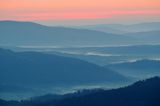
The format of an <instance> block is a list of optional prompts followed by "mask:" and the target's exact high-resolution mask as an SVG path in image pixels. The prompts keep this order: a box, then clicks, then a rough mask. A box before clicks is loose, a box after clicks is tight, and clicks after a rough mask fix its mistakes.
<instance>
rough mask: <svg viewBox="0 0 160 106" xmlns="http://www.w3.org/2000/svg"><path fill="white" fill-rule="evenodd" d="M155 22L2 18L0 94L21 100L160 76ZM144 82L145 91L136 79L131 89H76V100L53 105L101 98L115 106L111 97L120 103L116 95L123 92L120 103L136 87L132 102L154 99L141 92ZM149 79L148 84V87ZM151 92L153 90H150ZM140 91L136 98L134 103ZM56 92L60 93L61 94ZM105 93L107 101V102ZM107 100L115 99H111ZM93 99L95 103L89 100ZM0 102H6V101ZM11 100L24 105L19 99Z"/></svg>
mask: <svg viewBox="0 0 160 106" xmlns="http://www.w3.org/2000/svg"><path fill="white" fill-rule="evenodd" d="M159 26H160V23H159V22H155V23H142V24H135V25H119V24H112V25H111V24H110V25H95V26H86V27H84V28H81V27H78V28H77V27H74V28H69V27H57V26H53V27H49V26H43V25H40V24H37V23H32V22H18V21H0V33H1V34H0V47H1V48H0V98H3V99H9V100H10V99H12V100H15V99H19V100H20V99H23V98H25V97H30V96H33V95H43V94H46V93H58V94H60V93H66V92H73V91H75V90H78V89H83V88H89V89H90V88H105V89H109V88H112V89H113V88H117V87H122V86H123V85H128V84H131V83H132V82H133V81H137V80H139V79H146V78H150V77H153V76H160V72H159V70H160V45H159V43H160V42H159V41H160V36H159V34H160V28H159ZM7 48H8V49H7ZM153 79H154V81H153V80H152V79H151V80H150V81H151V82H152V84H153V86H152V88H151V89H152V90H153V89H155V90H157V89H158V88H156V87H155V82H156V84H159V81H158V82H157V81H156V80H159V78H157V77H156V78H153ZM150 81H149V82H150ZM147 82H148V80H147ZM142 83H143V84H142ZM142 83H140V85H141V84H142V88H143V90H144V92H143V90H142V89H141V87H140V88H139V87H138V88H137V86H139V83H138V85H136V88H135V86H134V85H132V86H133V89H134V90H133V89H132V87H131V89H130V86H129V87H126V88H123V90H122V89H121V88H120V89H117V90H115V91H114V90H113V92H112V90H110V91H105V90H102V91H100V92H99V93H100V94H99V93H97V94H96V93H95V92H91V94H89V95H88V96H85V95H83V94H82V95H81V94H80V95H78V97H76V99H74V98H67V99H64V100H62V101H59V102H57V103H56V105H55V106H64V105H65V106H66V104H67V106H68V105H70V106H72V105H74V104H75V103H76V104H77V103H78V104H79V105H81V104H82V105H84V106H88V105H91V106H94V105H96V106H97V104H96V103H99V102H101V103H102V104H101V105H102V106H103V105H111V104H112V105H111V106H115V105H117V104H114V103H116V102H115V101H117V102H118V103H119V104H121V102H119V101H118V98H121V97H122V101H123V103H124V100H126V98H125V97H123V96H122V95H126V97H130V96H131V95H134V94H133V93H131V92H133V91H136V92H139V90H140V91H142V92H141V93H142V94H140V95H134V96H135V97H134V98H135V99H134V101H132V100H131V99H130V101H131V103H132V104H133V105H137V106H143V105H144V106H147V105H146V104H145V103H148V102H146V101H147V100H151V102H152V103H153V101H152V97H154V96H152V97H151V98H147V99H146V98H144V97H143V96H144V95H145V94H146V92H148V91H147V90H146V88H150V87H148V83H147V84H146V83H145V82H142ZM152 84H151V83H149V86H150V85H152ZM146 85H147V86H146ZM144 86H145V87H146V88H145V87H144ZM158 87H159V86H158ZM137 89H138V90H137ZM128 90H129V92H128ZM132 90H133V91H132ZM106 92H107V93H106ZM115 92H117V93H115ZM156 92H158V91H156ZM92 93H93V94H92ZM158 93H159V92H158ZM117 94H120V96H119V97H118V98H116V97H115V96H114V95H116V96H117ZM149 94H150V95H152V92H149ZM149 94H147V95H149ZM95 95H96V96H95ZM97 95H98V96H97ZM108 95H110V96H108ZM139 96H140V98H139V100H140V101H138V102H135V101H137V100H136V97H139ZM54 97H55V98H59V97H60V98H61V96H60V95H54ZM97 97H98V98H101V100H100V99H97V101H96V100H95V99H94V98H97ZM62 98H63V97H62ZM87 98H89V99H87ZM103 98H107V100H108V101H111V102H107V103H106V102H105V101H103V100H105V99H103ZM155 98H156V97H155ZM111 99H115V101H114V102H112V100H111ZM86 100H87V101H88V102H85V103H88V104H85V103H83V101H86ZM93 100H94V101H95V102H93V103H92V102H91V101H93ZM143 101H145V103H142V102H143ZM0 102H1V103H7V104H8V103H9V105H10V102H7V101H3V100H2V101H0ZM33 102H34V101H33ZM133 102H134V103H135V104H134V103H133ZM11 103H13V102H11ZM14 103H15V104H16V105H17V104H18V105H19V106H21V105H22V106H23V103H22V104H21V103H20V102H17V101H15V102H14ZM27 103H28V102H27ZM29 103H30V102H29ZM52 103H53V101H49V103H48V102H46V103H44V106H47V105H48V104H49V105H53V104H52ZM126 104H127V103H126ZM126 104H122V105H123V106H125V105H126ZM36 105H37V104H36ZM38 105H39V106H41V105H42V104H38ZM154 105H155V106H156V104H154ZM31 106H32V103H31ZM34 106H35V105H34ZM76 106H78V105H76ZM126 106H132V105H128V104H127V105H126Z"/></svg>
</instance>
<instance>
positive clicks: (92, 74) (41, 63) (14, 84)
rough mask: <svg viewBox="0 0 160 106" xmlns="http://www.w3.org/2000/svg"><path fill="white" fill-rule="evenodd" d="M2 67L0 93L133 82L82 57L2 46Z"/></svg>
mask: <svg viewBox="0 0 160 106" xmlns="http://www.w3.org/2000/svg"><path fill="white" fill-rule="evenodd" d="M0 70H1V71H0V86H1V90H0V92H1V93H4V92H6V93H7V92H13V93H14V92H17V91H18V90H17V89H16V88H18V89H19V91H21V89H22V91H25V90H24V88H26V89H27V88H28V89H29V88H30V89H31V91H32V90H33V91H36V90H37V92H39V91H45V92H48V91H47V90H48V89H54V88H55V89H56V88H57V89H58V88H61V87H62V88H63V89H64V90H65V88H72V87H73V88H74V87H75V88H76V87H80V88H81V87H82V88H83V87H85V86H86V87H92V86H105V85H106V84H107V86H108V87H111V86H113V87H114V86H115V85H121V84H122V85H123V84H125V83H126V84H127V83H128V82H129V81H130V80H129V78H127V77H125V76H123V75H120V74H119V73H116V72H114V71H112V70H109V69H105V68H103V67H100V66H98V65H95V64H92V63H88V62H86V61H82V60H79V59H74V58H69V57H63V56H58V55H53V54H52V55H51V54H44V53H39V52H13V51H10V50H5V49H0ZM7 89H8V91H7ZM11 89H12V90H11ZM14 90H15V91H14ZM58 90H59V92H60V90H61V89H58ZM1 96H2V95H1Z"/></svg>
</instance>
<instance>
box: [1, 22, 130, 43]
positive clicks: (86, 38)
mask: <svg viewBox="0 0 160 106" xmlns="http://www.w3.org/2000/svg"><path fill="white" fill-rule="evenodd" d="M0 32H1V35H0V42H1V45H10V46H11V45H12V46H15V45H16V46H19V45H40V46H41V45H43V46H44V45H56V46H73V45H74V46H86V45H107V44H114V43H117V44H121V43H127V42H132V40H133V39H132V38H130V37H126V36H125V37H124V36H121V35H116V34H111V33H104V32H100V31H94V30H88V29H75V28H65V27H49V26H43V25H40V24H36V23H32V22H18V21H0ZM124 40H125V42H124Z"/></svg>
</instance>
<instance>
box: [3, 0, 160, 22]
mask: <svg viewBox="0 0 160 106" xmlns="http://www.w3.org/2000/svg"><path fill="white" fill-rule="evenodd" d="M131 15H132V16H135V15H136V16H137V15H139V16H140V15H141V16H151V15H152V16H160V0H0V20H68V19H101V18H114V17H121V16H124V17H125V16H126V17H127V16H131Z"/></svg>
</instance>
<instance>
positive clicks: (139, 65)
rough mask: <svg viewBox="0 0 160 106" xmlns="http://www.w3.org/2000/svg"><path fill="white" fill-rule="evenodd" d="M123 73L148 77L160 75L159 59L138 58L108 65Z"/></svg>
mask: <svg viewBox="0 0 160 106" xmlns="http://www.w3.org/2000/svg"><path fill="white" fill-rule="evenodd" d="M106 67H107V68H110V69H113V70H115V71H117V72H119V73H121V74H123V75H127V76H134V77H139V78H146V77H151V76H155V75H157V76H158V75H159V76H160V61H159V60H138V61H135V62H124V63H115V64H110V65H106Z"/></svg>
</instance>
